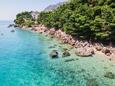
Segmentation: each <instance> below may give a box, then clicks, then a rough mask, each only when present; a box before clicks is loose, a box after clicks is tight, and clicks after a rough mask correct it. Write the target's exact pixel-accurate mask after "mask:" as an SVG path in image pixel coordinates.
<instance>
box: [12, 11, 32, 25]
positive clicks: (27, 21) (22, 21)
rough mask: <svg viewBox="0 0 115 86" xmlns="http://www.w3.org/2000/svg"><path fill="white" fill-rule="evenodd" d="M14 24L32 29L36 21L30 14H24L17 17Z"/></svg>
mask: <svg viewBox="0 0 115 86" xmlns="http://www.w3.org/2000/svg"><path fill="white" fill-rule="evenodd" d="M14 22H15V23H16V24H17V25H21V26H28V27H31V26H32V25H33V24H34V19H33V17H32V15H31V13H30V12H22V13H19V14H17V15H16V19H15V20H14Z"/></svg>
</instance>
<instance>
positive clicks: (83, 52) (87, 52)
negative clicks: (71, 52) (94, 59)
mask: <svg viewBox="0 0 115 86" xmlns="http://www.w3.org/2000/svg"><path fill="white" fill-rule="evenodd" d="M93 52H94V50H93V49H92V48H83V47H82V48H77V50H76V52H75V54H76V55H78V56H81V57H89V56H92V55H93V54H94V53H93Z"/></svg>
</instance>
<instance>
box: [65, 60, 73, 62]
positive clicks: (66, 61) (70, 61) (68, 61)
mask: <svg viewBox="0 0 115 86" xmlns="http://www.w3.org/2000/svg"><path fill="white" fill-rule="evenodd" d="M71 61H75V59H67V60H65V62H71Z"/></svg>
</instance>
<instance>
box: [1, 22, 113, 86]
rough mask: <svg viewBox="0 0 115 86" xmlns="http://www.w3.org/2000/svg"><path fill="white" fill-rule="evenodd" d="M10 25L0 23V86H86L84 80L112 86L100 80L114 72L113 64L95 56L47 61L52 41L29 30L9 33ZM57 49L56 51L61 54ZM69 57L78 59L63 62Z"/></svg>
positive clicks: (109, 82) (110, 81)
mask: <svg viewBox="0 0 115 86" xmlns="http://www.w3.org/2000/svg"><path fill="white" fill-rule="evenodd" d="M10 23H11V22H8V21H2V22H0V86H87V85H86V84H87V80H88V79H95V80H96V81H97V83H98V84H100V85H99V86H115V81H114V80H110V79H106V78H104V77H103V74H104V73H105V71H109V70H111V71H113V72H115V71H114V69H115V65H114V64H113V63H111V62H109V61H108V60H105V59H99V58H97V57H91V58H84V59H81V58H79V57H77V56H71V57H68V58H67V59H66V58H61V59H60V58H59V59H51V58H50V57H49V55H48V54H49V52H50V51H51V49H48V47H49V46H50V45H53V44H56V41H53V40H52V39H49V38H47V37H45V36H43V35H41V34H38V33H34V32H30V31H24V30H19V29H15V32H11V30H12V29H14V28H7V26H8V25H9V24H10ZM60 46H61V45H59V46H58V44H57V47H58V48H56V49H58V50H60V51H61V49H60ZM61 48H62V47H61ZM70 58H74V59H76V58H79V60H78V59H76V60H75V61H71V62H65V60H68V59H70ZM97 64H98V65H97ZM111 65H112V66H111ZM104 67H106V69H104Z"/></svg>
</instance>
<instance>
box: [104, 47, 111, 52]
mask: <svg viewBox="0 0 115 86" xmlns="http://www.w3.org/2000/svg"><path fill="white" fill-rule="evenodd" d="M102 52H103V53H104V54H107V53H111V51H110V50H109V49H108V48H106V47H104V48H103V50H102Z"/></svg>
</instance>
